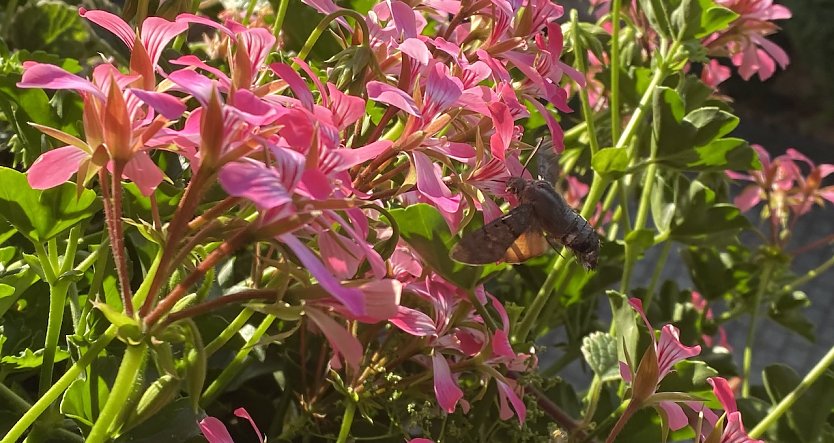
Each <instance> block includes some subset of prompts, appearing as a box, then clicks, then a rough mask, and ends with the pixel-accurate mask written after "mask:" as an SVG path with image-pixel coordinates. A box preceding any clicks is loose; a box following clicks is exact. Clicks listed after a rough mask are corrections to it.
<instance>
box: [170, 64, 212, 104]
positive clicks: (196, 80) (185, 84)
mask: <svg viewBox="0 0 834 443" xmlns="http://www.w3.org/2000/svg"><path fill="white" fill-rule="evenodd" d="M168 80H171V81H172V82H174V83H175V84H176V85H177V86H178V87H179V88H180V90H182V91H185V92H187V93H189V94H191V95H192V96H193V97H194V98H195V99H197V101H199V102H200V104H202V105H203V106H206V104H207V103H208V102H209V99H210V98H211V91H212V89H214V87H215V86H214V81H212V80H211V79H209V78H208V77H206V76H204V75H202V74H198V73H197V72H195V71H192V70H190V69H180V70H179V71H174V72H172V73H170V74H168Z"/></svg>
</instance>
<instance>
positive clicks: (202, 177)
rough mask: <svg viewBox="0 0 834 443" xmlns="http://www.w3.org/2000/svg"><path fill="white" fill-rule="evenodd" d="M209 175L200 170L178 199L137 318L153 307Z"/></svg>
mask: <svg viewBox="0 0 834 443" xmlns="http://www.w3.org/2000/svg"><path fill="white" fill-rule="evenodd" d="M210 175H211V173H209V172H207V171H206V169H205V168H201V169H200V170H199V172H197V175H195V176H194V177H192V179H191V181H189V182H188V185H187V186H186V187H185V193H184V194H183V196H182V199H180V203H179V205H178V206H177V210H176V212H175V213H174V217H173V219H172V220H171V223H170V224H169V225H168V236H167V239H166V240H165V247H164V249H163V251H162V257H161V258H160V259H159V268H158V269H157V272H156V274H155V275H154V276H153V280H152V281H151V286H150V288H149V290H148V295H147V298H145V302H144V303H143V304H142V308H141V309H140V310H139V316H140V317H142V318H144V317H145V316H146V315H147V314H148V312H149V311H150V310H151V308H152V307H153V302H154V301H155V300H156V298H157V297H156V296H157V293H158V292H159V289H160V288H161V287H162V283H163V282H164V281H165V279H166V278H167V276H168V270H169V267H170V263H171V258H172V257H173V254H175V253H176V251H177V250H178V248H177V243H178V242H179V240H180V238H181V237H182V235H183V232H184V228H186V227H187V224H186V221H187V220H188V219H190V218H191V217H192V215H193V214H194V211H195V210H196V209H197V205H198V204H199V202H200V198H201V197H202V195H203V193H204V192H205V187H204V186H203V184H204V183H207V182H208V178H209V177H210Z"/></svg>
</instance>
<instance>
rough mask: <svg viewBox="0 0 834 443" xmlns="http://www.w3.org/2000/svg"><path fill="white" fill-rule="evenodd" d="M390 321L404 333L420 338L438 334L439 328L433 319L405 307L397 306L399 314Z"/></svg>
mask: <svg viewBox="0 0 834 443" xmlns="http://www.w3.org/2000/svg"><path fill="white" fill-rule="evenodd" d="M388 321H390V322H391V323H392V324H393V325H394V326H396V327H398V328H400V329H402V330H403V331H404V332H406V333H408V334H411V335H416V336H418V337H425V336H429V335H435V334H437V327H435V325H434V320H432V319H431V317H429V316H428V315H426V314H424V313H422V312H420V311H418V310H416V309H411V308H408V307H405V306H397V314H396V315H394V316H393V317H391V318H390V319H389V320H388Z"/></svg>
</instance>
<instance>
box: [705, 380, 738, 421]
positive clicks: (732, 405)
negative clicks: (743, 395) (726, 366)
mask: <svg viewBox="0 0 834 443" xmlns="http://www.w3.org/2000/svg"><path fill="white" fill-rule="evenodd" d="M707 382H708V383H709V384H710V385H712V392H713V394H715V396H716V397H717V398H718V401H719V402H720V403H721V406H723V407H724V410H725V411H727V413H728V414H730V413H733V412H736V411H738V409H737V408H736V396H735V394H733V390H732V389H731V388H730V384H729V383H727V379H725V378H723V377H710V378H708V379H707Z"/></svg>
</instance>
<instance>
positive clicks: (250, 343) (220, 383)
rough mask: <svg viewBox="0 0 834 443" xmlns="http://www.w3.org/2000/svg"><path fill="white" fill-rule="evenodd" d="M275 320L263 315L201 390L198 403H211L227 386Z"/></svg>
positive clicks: (204, 404)
mask: <svg viewBox="0 0 834 443" xmlns="http://www.w3.org/2000/svg"><path fill="white" fill-rule="evenodd" d="M274 321H275V317H273V316H271V315H267V316H266V317H264V319H263V321H261V324H260V325H259V326H258V328H257V329H255V332H254V333H252V336H251V337H249V340H246V344H244V345H243V347H242V348H240V350H239V351H238V352H237V354H235V358H234V359H233V360H232V362H231V363H229V364H228V365H227V366H226V367H225V368H224V369H223V372H221V373H220V375H218V376H217V378H216V379H214V381H213V382H211V384H210V385H209V387H208V388H206V390H205V392H203V396H202V398H200V405H202V406H203V407H205V406H206V405H209V404H211V403H212V402H213V401H214V400H215V399H217V396H218V395H220V393H221V392H223V389H225V388H226V386H228V384H229V383H231V382H232V379H234V378H235V377H236V376H237V375H238V373H240V370H241V369H243V364H244V363H245V362H246V357H248V356H249V352H251V351H252V349H254V347H255V345H257V344H258V342H259V341H260V340H261V337H263V335H264V334H266V330H267V329H269V327H270V326H271V325H272V322H274Z"/></svg>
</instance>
